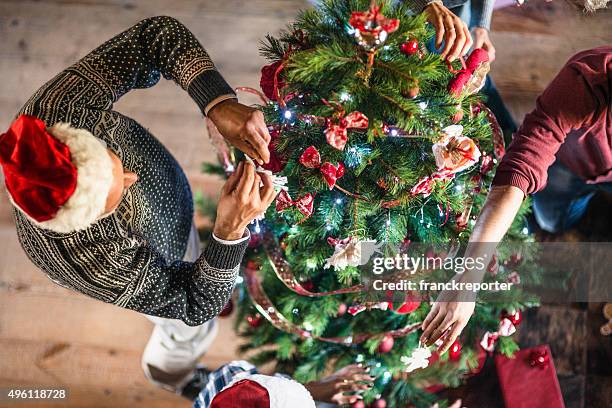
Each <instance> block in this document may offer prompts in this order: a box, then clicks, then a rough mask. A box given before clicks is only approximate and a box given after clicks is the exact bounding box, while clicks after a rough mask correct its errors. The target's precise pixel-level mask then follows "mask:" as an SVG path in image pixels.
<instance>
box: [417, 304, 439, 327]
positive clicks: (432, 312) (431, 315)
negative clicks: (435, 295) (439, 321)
mask: <svg viewBox="0 0 612 408" xmlns="http://www.w3.org/2000/svg"><path fill="white" fill-rule="evenodd" d="M439 308H440V305H439V304H438V303H434V304H433V306H432V307H431V310H430V311H429V313H427V316H426V317H425V320H423V324H422V325H421V330H425V329H426V328H427V326H429V324H430V323H431V321H432V320H433V319H434V317H436V314H437V313H438V309H439Z"/></svg>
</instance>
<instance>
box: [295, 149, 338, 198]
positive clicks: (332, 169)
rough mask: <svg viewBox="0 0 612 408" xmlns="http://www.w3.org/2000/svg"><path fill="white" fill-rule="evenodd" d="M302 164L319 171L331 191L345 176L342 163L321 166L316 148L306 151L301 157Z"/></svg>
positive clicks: (326, 163)
mask: <svg viewBox="0 0 612 408" xmlns="http://www.w3.org/2000/svg"><path fill="white" fill-rule="evenodd" d="M300 163H301V164H302V165H303V166H304V167H307V168H309V169H319V170H320V171H321V174H323V178H324V179H325V182H327V185H328V186H329V189H330V190H331V189H333V188H334V186H335V185H336V180H338V179H339V178H340V177H342V176H344V164H342V162H339V163H338V165H337V166H334V165H333V164H331V163H330V162H325V163H323V164H321V155H320V154H319V151H318V150H317V148H316V147H314V146H310V147H309V148H307V149H306V150H304V153H302V155H301V156H300Z"/></svg>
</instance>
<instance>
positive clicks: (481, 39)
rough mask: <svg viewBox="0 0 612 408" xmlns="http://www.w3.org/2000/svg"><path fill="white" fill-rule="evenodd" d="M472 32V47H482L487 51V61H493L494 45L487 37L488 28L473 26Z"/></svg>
mask: <svg viewBox="0 0 612 408" xmlns="http://www.w3.org/2000/svg"><path fill="white" fill-rule="evenodd" d="M472 33H473V34H474V48H482V49H483V50H485V51H486V52H487V53H489V62H493V61H495V47H494V46H493V43H492V42H491V38H490V37H489V30H487V29H486V28H482V27H474V28H473V29H472Z"/></svg>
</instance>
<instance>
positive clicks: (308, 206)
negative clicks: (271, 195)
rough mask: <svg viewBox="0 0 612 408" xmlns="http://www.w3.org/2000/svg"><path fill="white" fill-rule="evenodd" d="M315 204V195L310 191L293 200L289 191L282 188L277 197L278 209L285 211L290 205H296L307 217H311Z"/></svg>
mask: <svg viewBox="0 0 612 408" xmlns="http://www.w3.org/2000/svg"><path fill="white" fill-rule="evenodd" d="M313 206H314V197H313V195H312V194H310V193H307V194H305V195H304V196H303V197H300V198H298V199H297V200H295V201H293V200H292V199H291V196H290V195H289V193H287V192H286V191H285V190H281V192H280V193H279V194H278V196H277V197H276V211H283V210H285V209H287V208H289V207H295V208H297V209H298V211H299V212H301V213H302V214H304V215H305V216H306V217H310V216H311V215H312V209H313Z"/></svg>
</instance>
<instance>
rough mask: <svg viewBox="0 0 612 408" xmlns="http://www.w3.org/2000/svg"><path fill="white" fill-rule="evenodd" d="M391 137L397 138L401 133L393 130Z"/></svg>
mask: <svg viewBox="0 0 612 408" xmlns="http://www.w3.org/2000/svg"><path fill="white" fill-rule="evenodd" d="M390 133H391V136H393V137H395V136H397V135H398V134H399V132H398V131H397V129H391V132H390Z"/></svg>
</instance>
